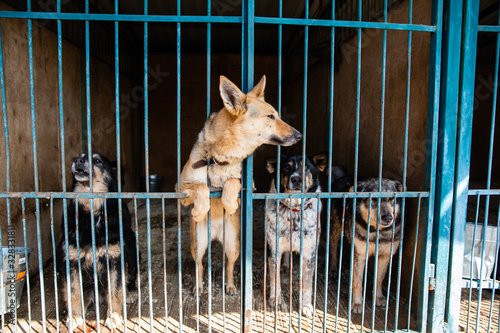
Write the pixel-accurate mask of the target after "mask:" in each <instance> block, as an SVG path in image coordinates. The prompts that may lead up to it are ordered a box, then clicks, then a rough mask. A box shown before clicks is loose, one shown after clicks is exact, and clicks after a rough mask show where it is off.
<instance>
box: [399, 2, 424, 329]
mask: <svg viewBox="0 0 500 333" xmlns="http://www.w3.org/2000/svg"><path fill="white" fill-rule="evenodd" d="M412 22H413V0H409V3H408V24H412ZM407 42H408V52H407V58H408V61H407V70H406V105H405V134H404V137H405V138H404V153H403V189H404V190H405V191H406V184H407V177H408V130H409V123H410V92H411V90H410V86H411V42H412V32H411V31H408V41H407ZM419 205H420V198H419ZM405 206H406V200H405V199H403V203H402V207H403V211H402V212H403V216H402V221H403V227H404V221H405V219H404V217H405V216H404V213H405V210H404V208H405ZM419 211H420V210H419ZM418 218H419V216H417V220H418ZM417 225H418V222H417ZM416 234H417V235H418V229H416ZM403 238H404V232H403V231H401V243H400V245H399V246H400V248H403ZM415 239H418V238H417V237H416V236H415ZM415 244H417V242H415ZM413 258H416V257H415V256H414V257H413ZM402 263H403V251H402V250H400V251H399V257H398V278H397V283H396V311H395V312H396V314H395V319H394V329H395V330H397V329H398V321H399V300H400V296H401V293H400V291H401V268H402ZM413 265H415V259H414V260H413ZM412 279H413V273H412ZM412 287H413V285H410V288H412ZM410 298H411V293H410ZM409 308H411V304H410V306H409ZM408 318H409V317H408ZM409 322H410V319H408V329H409V327H410V325H409Z"/></svg>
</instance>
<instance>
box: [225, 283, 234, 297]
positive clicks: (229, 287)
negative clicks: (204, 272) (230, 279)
mask: <svg viewBox="0 0 500 333" xmlns="http://www.w3.org/2000/svg"><path fill="white" fill-rule="evenodd" d="M226 294H228V295H235V294H236V287H235V286H234V285H227V286H226Z"/></svg>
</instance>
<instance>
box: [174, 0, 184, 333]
mask: <svg viewBox="0 0 500 333" xmlns="http://www.w3.org/2000/svg"><path fill="white" fill-rule="evenodd" d="M180 15H181V1H180V0H177V16H179V17H181V16H180ZM176 35H177V41H176V59H177V108H176V111H177V112H176V113H177V184H180V170H181V165H180V163H181V162H180V161H181V154H180V149H181V138H180V133H181V130H180V129H181V23H180V21H178V22H177V26H176ZM177 212H178V213H177V223H178V227H177V238H178V244H181V234H182V233H181V230H182V227H181V203H180V200H177ZM177 264H178V265H179V270H178V272H179V273H178V282H179V331H180V332H182V330H183V306H182V255H181V246H180V245H179V246H178V247H177Z"/></svg>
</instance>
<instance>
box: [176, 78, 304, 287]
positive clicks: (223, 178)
mask: <svg viewBox="0 0 500 333" xmlns="http://www.w3.org/2000/svg"><path fill="white" fill-rule="evenodd" d="M265 87H266V77H265V76H263V77H262V79H261V80H260V82H259V83H258V84H257V85H256V86H255V87H254V88H253V89H252V90H251V91H250V92H249V93H248V94H244V93H243V92H241V90H240V89H239V88H238V87H237V86H236V85H235V84H234V83H232V82H231V81H229V80H228V79H227V78H226V77H224V76H221V77H220V85H219V90H220V96H221V98H222V101H223V103H224V108H223V109H222V110H220V111H219V112H215V113H212V114H211V115H210V117H209V118H208V119H207V121H206V122H205V125H204V127H203V129H202V130H201V132H200V133H199V135H198V140H197V141H196V143H195V144H194V146H193V149H192V150H191V153H190V155H189V160H188V161H187V163H186V164H185V165H184V168H183V169H182V173H181V179H180V186H179V189H180V191H181V192H182V193H184V194H186V196H187V198H183V199H182V200H181V201H182V204H183V205H185V206H187V205H190V204H193V208H192V210H191V216H190V231H191V254H192V255H193V259H195V258H196V253H195V244H196V242H195V234H196V228H198V236H199V237H198V250H199V253H198V254H199V255H198V263H197V265H198V268H199V270H198V274H199V275H198V282H200V283H199V286H200V291H203V287H202V285H203V284H202V276H203V267H202V264H201V260H202V258H203V255H204V253H205V250H206V248H207V246H208V240H207V233H208V225H207V213H208V211H209V210H210V208H212V215H211V216H212V220H211V228H212V229H211V235H212V239H217V240H219V241H220V242H222V241H223V239H222V237H223V235H222V223H223V222H222V221H223V216H224V211H223V209H224V210H225V215H226V221H227V225H226V236H225V237H226V255H227V256H228V263H227V281H228V282H227V292H228V293H235V292H236V289H235V287H234V284H233V265H234V262H235V261H236V259H237V258H238V255H239V252H240V249H239V245H240V243H239V237H240V220H239V215H240V212H239V203H238V195H239V192H240V190H241V174H242V162H243V160H244V159H245V158H246V157H247V156H248V155H250V154H252V153H253V152H254V151H255V149H257V148H258V147H259V146H261V145H263V144H273V145H284V146H290V145H292V144H294V143H296V142H297V141H298V140H300V139H301V138H302V135H301V134H300V133H299V132H298V131H297V130H295V129H294V128H293V127H291V126H290V125H288V124H286V123H285V122H284V121H282V120H281V119H280V118H279V115H278V112H276V110H275V109H274V108H273V107H272V106H271V105H270V104H268V103H267V102H266V101H265V100H264V90H265ZM207 180H208V182H207ZM210 188H212V189H222V197H221V198H220V199H218V198H215V199H212V200H210ZM195 260H196V259H195Z"/></svg>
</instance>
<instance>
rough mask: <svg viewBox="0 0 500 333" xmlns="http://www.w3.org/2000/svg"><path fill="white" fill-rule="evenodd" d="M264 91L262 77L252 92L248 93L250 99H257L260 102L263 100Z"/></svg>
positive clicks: (264, 82)
mask: <svg viewBox="0 0 500 333" xmlns="http://www.w3.org/2000/svg"><path fill="white" fill-rule="evenodd" d="M265 89H266V76H265V75H262V78H261V79H260V81H259V83H257V84H256V85H255V87H253V89H252V90H250V92H249V93H248V95H250V96H251V97H255V98H258V99H260V100H264V90H265Z"/></svg>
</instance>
